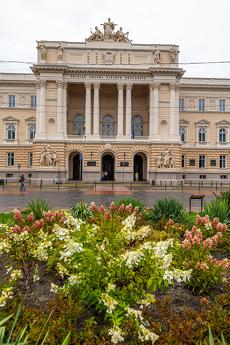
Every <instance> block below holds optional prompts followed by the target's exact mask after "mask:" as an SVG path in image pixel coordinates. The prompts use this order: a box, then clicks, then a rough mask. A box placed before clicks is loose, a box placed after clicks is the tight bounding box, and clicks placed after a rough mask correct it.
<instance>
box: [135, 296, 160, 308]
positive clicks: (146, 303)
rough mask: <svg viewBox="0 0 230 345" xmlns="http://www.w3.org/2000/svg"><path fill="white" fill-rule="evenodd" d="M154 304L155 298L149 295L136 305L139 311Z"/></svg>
mask: <svg viewBox="0 0 230 345" xmlns="http://www.w3.org/2000/svg"><path fill="white" fill-rule="evenodd" d="M155 302H156V299H155V296H154V295H151V294H146V295H145V298H143V299H142V300H140V301H139V302H138V304H140V305H141V306H140V309H143V308H144V306H145V307H150V306H151V304H154V303H155Z"/></svg>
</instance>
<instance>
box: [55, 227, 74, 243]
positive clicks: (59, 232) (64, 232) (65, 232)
mask: <svg viewBox="0 0 230 345" xmlns="http://www.w3.org/2000/svg"><path fill="white" fill-rule="evenodd" d="M53 233H54V234H55V236H56V237H57V239H58V240H60V241H63V240H66V239H68V238H69V236H70V233H71V230H70V229H66V228H61V227H60V226H59V225H58V224H54V227H53Z"/></svg>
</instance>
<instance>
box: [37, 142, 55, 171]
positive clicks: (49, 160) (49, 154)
mask: <svg viewBox="0 0 230 345" xmlns="http://www.w3.org/2000/svg"><path fill="white" fill-rule="evenodd" d="M57 163H58V157H57V154H56V152H55V151H51V149H50V146H49V145H46V146H44V149H43V150H42V152H41V156H40V164H41V165H42V166H56V165H57Z"/></svg>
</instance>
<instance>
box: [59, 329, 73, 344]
mask: <svg viewBox="0 0 230 345" xmlns="http://www.w3.org/2000/svg"><path fill="white" fill-rule="evenodd" d="M70 334H71V332H69V333H68V334H67V336H66V337H65V339H64V340H63V342H62V343H61V345H68V344H69V339H70Z"/></svg>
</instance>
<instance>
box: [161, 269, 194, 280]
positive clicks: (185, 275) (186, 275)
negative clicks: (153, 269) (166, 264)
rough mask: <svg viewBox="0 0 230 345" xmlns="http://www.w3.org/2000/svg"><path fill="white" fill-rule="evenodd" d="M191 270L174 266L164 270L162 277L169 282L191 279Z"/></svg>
mask: <svg viewBox="0 0 230 345" xmlns="http://www.w3.org/2000/svg"><path fill="white" fill-rule="evenodd" d="M191 274H192V270H187V271H182V270H180V269H178V268H175V269H174V270H172V271H168V270H166V271H165V272H164V276H163V279H165V280H167V281H168V283H169V284H171V283H172V281H173V280H175V281H176V282H177V283H182V282H186V281H188V280H190V279H191Z"/></svg>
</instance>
